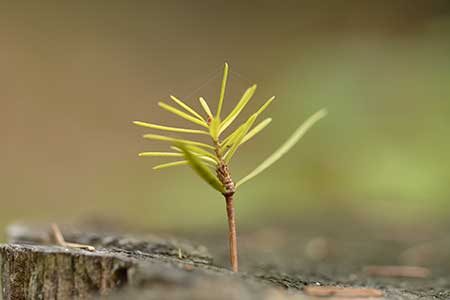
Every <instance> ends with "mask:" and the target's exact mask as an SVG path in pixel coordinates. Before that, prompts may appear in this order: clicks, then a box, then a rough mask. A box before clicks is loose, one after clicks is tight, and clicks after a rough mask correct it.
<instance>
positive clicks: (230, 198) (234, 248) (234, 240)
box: [224, 194, 238, 272]
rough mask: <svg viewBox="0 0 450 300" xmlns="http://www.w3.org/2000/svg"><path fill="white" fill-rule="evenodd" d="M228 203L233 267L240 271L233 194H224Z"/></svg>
mask: <svg viewBox="0 0 450 300" xmlns="http://www.w3.org/2000/svg"><path fill="white" fill-rule="evenodd" d="M224 196H225V201H226V205H227V216H228V230H229V234H228V238H229V243H230V261H231V269H232V270H233V272H237V271H238V250H237V238H236V221H235V218H234V206H233V195H232V194H228V195H224Z"/></svg>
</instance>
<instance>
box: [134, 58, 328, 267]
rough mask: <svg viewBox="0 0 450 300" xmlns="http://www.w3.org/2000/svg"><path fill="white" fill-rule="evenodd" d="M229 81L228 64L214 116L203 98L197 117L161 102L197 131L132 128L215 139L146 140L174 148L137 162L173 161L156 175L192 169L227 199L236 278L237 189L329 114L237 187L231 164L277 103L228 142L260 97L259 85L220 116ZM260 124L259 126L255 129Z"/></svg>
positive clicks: (305, 125) (308, 125)
mask: <svg viewBox="0 0 450 300" xmlns="http://www.w3.org/2000/svg"><path fill="white" fill-rule="evenodd" d="M227 78H228V64H227V63H225V68H224V72H223V79H222V84H221V88H220V96H219V101H218V106H217V110H216V112H215V114H214V113H213V112H212V110H211V107H210V106H209V105H208V103H207V102H206V100H205V99H204V98H202V97H200V98H199V102H200V105H201V107H202V108H203V110H204V113H198V112H197V111H195V110H194V109H193V108H191V107H190V106H188V105H187V104H186V103H185V102H183V101H182V100H180V99H178V98H176V97H175V96H170V99H171V100H172V101H173V102H174V103H175V104H176V105H177V106H178V107H174V106H172V105H169V104H166V103H164V102H159V103H158V105H159V106H160V107H161V108H162V109H164V110H167V111H168V112H171V113H173V114H175V115H177V116H179V117H181V118H183V119H185V120H187V121H189V122H191V123H193V124H194V125H195V126H196V127H197V128H194V129H191V128H178V127H170V126H165V125H156V124H151V123H146V122H141V121H134V122H133V123H134V124H135V125H138V126H142V127H146V128H150V129H155V130H160V131H166V132H173V133H181V134H186V135H191V136H192V135H199V136H202V135H208V136H210V138H211V143H210V144H207V143H203V142H199V141H195V140H191V139H189V137H188V138H185V137H184V138H181V139H180V138H174V137H170V136H166V135H157V134H145V135H144V136H143V137H144V138H146V139H150V140H160V141H166V142H168V143H169V144H170V145H169V146H170V149H171V150H172V151H170V152H159V151H158V152H142V153H139V156H143V157H156V156H162V157H168V158H175V159H176V160H175V161H171V162H168V163H164V164H160V165H157V166H154V167H153V169H154V170H159V169H164V168H170V167H176V166H183V165H189V166H191V167H192V169H193V170H194V171H195V172H196V173H197V175H199V176H200V177H201V178H202V179H203V180H204V181H205V182H206V183H207V184H209V185H210V186H211V187H212V188H214V189H216V190H217V191H219V192H220V193H221V194H222V195H223V196H224V197H225V203H226V210H227V216H228V228H229V244H230V261H231V268H232V270H233V271H234V272H237V271H238V250H237V240H236V222H235V215H234V204H233V196H234V194H235V192H236V189H237V188H239V187H240V186H241V185H242V184H244V183H246V182H248V181H249V180H250V179H253V178H254V177H255V176H256V175H258V174H260V173H261V172H262V171H264V170H265V169H267V168H268V167H270V166H271V165H272V164H273V163H275V162H276V161H277V160H278V159H280V158H281V157H282V156H283V155H284V154H286V153H287V152H288V151H289V150H290V149H291V148H292V147H293V146H294V145H295V144H296V143H297V142H298V141H299V140H300V139H301V138H302V137H303V135H304V134H305V133H306V132H307V131H308V130H309V129H310V128H311V127H312V126H313V125H314V124H315V123H316V122H317V121H319V120H320V119H322V118H323V117H325V115H326V114H327V112H326V110H325V109H322V110H320V111H318V112H316V113H315V114H313V115H312V116H311V117H309V118H308V119H307V120H306V121H305V122H304V123H303V124H302V125H300V126H299V127H298V128H297V129H296V130H295V131H294V133H293V134H292V135H291V137H290V138H288V139H287V141H286V142H284V144H282V145H281V146H280V147H279V148H278V149H277V150H276V151H275V152H274V153H273V154H271V155H270V156H269V157H268V158H266V159H265V160H264V161H263V162H262V163H261V164H260V165H259V166H257V167H256V168H255V169H254V170H253V171H251V172H250V173H249V174H248V175H247V176H244V177H243V178H242V179H240V180H238V181H237V183H235V181H233V179H232V177H231V172H230V168H229V164H230V162H231V159H232V158H233V157H234V155H235V154H236V152H237V150H238V149H239V147H240V146H241V145H242V144H244V143H246V142H248V141H249V140H251V139H252V138H253V137H255V136H256V135H257V134H258V133H260V132H261V131H262V130H263V129H264V128H266V127H267V125H269V123H270V122H271V121H272V119H271V118H266V119H264V120H262V121H260V122H259V123H256V121H257V119H258V118H259V117H260V115H261V114H262V113H263V112H264V111H265V110H266V108H267V107H268V106H269V105H270V104H271V103H272V102H273V100H274V99H275V97H271V98H270V99H268V100H267V101H266V102H264V103H263V105H262V106H261V107H260V108H259V109H258V110H257V111H256V112H255V113H254V114H252V115H250V117H248V119H247V120H246V121H245V122H244V123H243V124H241V125H239V126H235V128H236V129H235V130H234V131H233V132H231V133H229V134H227V135H226V136H223V135H224V132H225V130H226V129H227V128H228V127H230V126H231V125H233V122H234V121H235V120H236V118H237V117H238V116H239V115H240V113H241V112H242V111H243V110H244V108H245V106H246V105H247V104H248V103H249V101H250V100H251V98H252V96H253V95H254V93H255V91H256V85H253V86H251V87H249V88H248V89H247V90H246V91H245V92H244V94H243V95H242V97H241V99H240V100H239V102H238V103H237V104H236V106H235V107H234V108H233V109H232V110H231V112H230V113H228V114H227V115H225V116H224V117H223V116H222V106H223V102H224V96H225V87H226V83H227ZM255 124H256V125H255Z"/></svg>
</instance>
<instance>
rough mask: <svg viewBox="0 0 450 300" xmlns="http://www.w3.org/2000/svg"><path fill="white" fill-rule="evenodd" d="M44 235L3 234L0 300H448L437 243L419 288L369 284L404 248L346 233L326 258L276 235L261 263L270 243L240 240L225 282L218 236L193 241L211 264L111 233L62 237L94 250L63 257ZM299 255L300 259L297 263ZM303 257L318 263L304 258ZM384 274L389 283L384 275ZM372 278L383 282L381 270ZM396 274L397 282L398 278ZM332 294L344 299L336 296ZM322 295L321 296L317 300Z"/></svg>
mask: <svg viewBox="0 0 450 300" xmlns="http://www.w3.org/2000/svg"><path fill="white" fill-rule="evenodd" d="M106 228H111V227H110V226H106ZM341 228H347V227H341ZM348 228H351V227H348ZM48 229H49V226H44V227H37V226H25V225H14V226H10V227H9V229H8V232H7V235H8V239H9V241H10V242H11V243H10V244H7V245H2V246H0V260H1V264H0V267H1V279H2V280H1V281H2V284H3V294H4V296H5V299H113V300H115V299H137V300H140V299H158V300H159V299H173V300H178V299H218V300H221V299H227V300H228V299H231V300H232V299H250V300H253V299H297V300H312V299H314V300H317V299H321V300H344V299H346V298H345V297H344V296H343V295H347V296H346V297H347V298H348V294H351V295H361V294H364V292H367V289H366V290H365V291H361V290H358V289H359V288H371V289H376V290H380V291H381V292H382V293H383V295H384V296H383V297H377V298H373V297H372V298H367V297H363V298H361V297H359V296H358V297H359V298H355V297H352V298H351V299H352V300H355V299H363V300H368V299H372V300H374V299H376V300H381V299H384V300H419V299H420V300H424V299H441V300H444V299H450V272H448V270H449V269H448V267H447V266H448V265H449V264H448V259H446V258H448V253H446V252H445V253H444V250H445V249H448V247H446V245H448V244H449V243H447V242H446V241H447V240H446V239H445V240H443V242H439V243H436V245H435V243H433V244H432V246H433V247H432V249H433V252H432V253H435V255H433V256H432V260H429V263H428V264H427V265H428V267H430V271H432V272H431V273H430V274H428V275H427V276H426V277H424V278H419V277H417V276H415V277H411V276H407V277H405V276H402V277H396V276H389V277H386V276H385V275H381V276H380V272H377V274H375V275H377V276H374V275H373V274H372V273H373V272H367V266H369V265H370V264H373V262H374V261H376V262H377V263H378V266H377V268H378V270H379V268H380V266H382V265H383V264H384V265H386V264H388V263H392V262H396V260H397V259H399V257H400V258H401V257H402V253H404V250H405V249H411V246H412V245H413V244H412V243H411V242H406V243H402V242H400V241H396V242H395V244H393V243H392V242H391V241H389V240H388V241H382V240H381V241H380V240H376V239H373V238H368V237H371V236H373V235H368V234H367V233H365V232H363V233H361V234H360V235H359V236H358V233H357V232H353V233H352V234H347V235H346V236H345V237H344V238H342V237H340V238H339V237H338V238H336V239H334V240H328V241H326V242H327V244H329V245H328V246H329V247H330V250H329V251H328V253H329V254H326V253H325V252H324V251H321V250H320V249H316V248H320V247H317V245H315V247H311V246H309V245H310V244H311V243H312V242H311V241H316V240H317V238H313V239H311V237H309V238H308V237H305V236H306V234H299V233H298V231H295V234H294V235H292V234H289V232H288V231H277V234H276V237H277V238H278V239H279V243H278V244H277V243H274V242H272V243H270V249H273V254H271V255H269V254H268V253H267V252H263V251H261V250H264V249H267V247H268V246H267V245H268V244H267V243H268V242H267V241H268V240H270V241H274V239H269V238H268V234H267V233H264V234H262V233H250V234H247V235H245V233H242V234H241V239H242V241H243V242H242V243H241V249H242V250H243V251H242V252H241V255H242V260H241V262H242V266H243V267H242V270H244V271H246V272H242V273H238V274H233V273H231V272H230V271H229V270H228V269H227V268H224V267H220V265H225V264H226V255H223V254H221V253H220V251H223V252H224V253H226V252H227V251H226V250H227V249H224V247H222V243H221V242H220V241H221V238H222V237H220V236H217V237H215V239H214V238H211V236H210V237H204V236H202V237H201V239H199V240H201V241H205V242H207V243H208V245H209V247H211V249H213V251H214V253H215V254H216V256H215V257H218V259H217V262H215V261H214V260H213V259H212V256H211V255H210V254H209V253H208V251H207V250H206V248H205V247H202V246H196V245H193V244H192V243H190V242H183V241H179V240H175V239H171V238H167V237H165V238H158V237H155V236H148V235H145V236H137V235H133V236H129V235H124V234H120V233H117V232H120V231H117V230H115V231H114V232H115V233H113V234H111V233H105V232H103V231H101V233H95V231H92V230H84V231H77V230H73V229H70V228H64V227H63V228H62V229H63V232H64V234H65V237H66V238H67V240H68V241H72V242H78V243H83V244H91V245H93V246H96V247H97V250H96V251H95V252H89V251H85V250H78V249H65V248H62V247H58V246H54V245H52V241H51V240H49V234H48ZM309 231H310V229H309V228H308V232H309ZM252 234H253V236H252ZM255 234H256V236H255ZM283 235H284V238H283V240H281V237H283ZM261 236H263V237H264V238H263V239H261ZM219 238H220V239H219ZM346 238H348V239H346ZM245 241H247V243H244V242H245ZM258 241H263V243H262V244H261V242H258ZM223 244H224V245H225V243H223ZM314 244H317V243H314ZM320 244H321V245H322V244H323V243H320ZM280 245H283V246H282V247H280ZM426 245H429V243H427V244H426ZM277 246H278V248H277ZM322 246H323V245H322ZM322 246H321V247H322ZM444 246H445V247H444ZM302 248H303V249H307V250H308V251H305V252H304V253H303V252H302V251H301V249H302ZM312 248H315V249H314V251H313V250H311V249H312ZM436 251H437V252H436ZM441 252H442V253H441ZM311 253H312V254H317V253H320V254H321V255H320V257H316V256H315V255H314V257H311ZM324 253H325V254H324ZM439 254H441V255H439ZM444 254H445V255H444ZM422 261H426V260H423V258H422ZM427 265H425V266H427ZM365 267H366V269H364V268H365ZM388 269H389V270H390V272H391V273H392V268H388ZM381 270H382V271H383V272H381V273H382V274H385V272H384V271H386V267H383V268H382V269H381ZM396 270H397V271H398V268H397V269H396ZM400 270H402V274H403V275H404V274H405V273H404V271H405V269H404V268H403V269H400ZM409 270H410V269H409ZM397 273H398V272H397ZM327 286H328V287H327ZM305 287H307V288H306V289H305ZM310 287H313V288H310ZM316 287H318V288H316ZM321 287H322V289H321ZM335 287H338V288H342V287H347V288H355V289H342V290H341V289H335ZM339 291H341V292H342V293H344V294H343V295H340V294H339ZM304 292H306V294H305V293H304ZM324 293H325V294H327V295H329V296H326V297H325V298H323V297H321V298H317V297H319V296H318V295H323V294H324ZM377 293H378V292H377Z"/></svg>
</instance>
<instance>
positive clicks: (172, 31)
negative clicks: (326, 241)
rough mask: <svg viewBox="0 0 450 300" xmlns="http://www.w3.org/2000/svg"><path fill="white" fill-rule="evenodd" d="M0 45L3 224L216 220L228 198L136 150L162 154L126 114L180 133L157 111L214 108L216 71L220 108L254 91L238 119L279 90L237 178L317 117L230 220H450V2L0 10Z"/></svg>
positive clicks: (125, 4)
mask: <svg viewBox="0 0 450 300" xmlns="http://www.w3.org/2000/svg"><path fill="white" fill-rule="evenodd" d="M0 45H1V47H0V87H1V88H0V101H1V108H0V137H1V145H2V146H1V147H0V162H1V164H0V182H1V189H0V226H1V227H3V226H4V225H6V224H7V223H9V222H11V221H14V220H18V219H23V220H39V221H57V222H67V221H69V222H70V221H76V220H79V219H82V218H85V217H86V216H99V217H104V218H118V219H121V220H125V221H126V222H130V223H133V224H137V225H141V226H146V227H147V228H155V229H176V228H184V229H187V230H191V229H195V228H197V227H199V226H202V228H216V227H217V228H222V227H224V226H225V225H224V224H225V209H224V203H223V202H224V201H223V200H222V198H221V197H220V196H219V195H217V194H216V192H215V191H214V190H212V189H210V188H209V187H208V186H206V185H205V184H204V183H203V182H202V181H201V180H199V179H198V178H197V177H196V176H195V175H193V173H192V172H191V171H190V170H189V169H187V168H178V169H166V170H161V171H153V170H151V167H152V166H153V165H154V164H157V163H159V162H161V161H163V160H159V159H151V158H146V159H144V158H138V157H137V153H138V152H141V151H146V150H147V151H148V150H158V149H160V150H163V149H164V148H163V144H161V143H156V142H152V141H146V140H143V139H141V138H140V136H141V134H143V133H147V132H148V131H145V130H143V129H142V128H138V127H135V126H133V125H132V124H131V123H130V122H131V121H133V120H143V121H149V122H154V123H164V124H176V125H179V126H186V125H188V124H186V123H185V122H183V121H182V120H176V119H175V118H173V117H172V116H171V115H170V114H169V113H167V112H164V111H162V110H160V109H159V108H158V106H157V102H158V101H161V100H167V99H168V95H169V94H174V95H176V96H178V97H180V98H182V99H184V100H185V101H186V102H188V103H189V104H191V105H192V106H193V107H195V108H200V106H199V104H198V101H197V98H198V96H204V97H205V98H206V99H207V100H208V101H209V102H212V103H215V101H217V100H216V99H217V98H218V93H219V82H220V73H221V69H222V65H223V63H224V62H225V61H228V62H229V63H230V67H231V71H232V73H231V78H230V81H229V85H228V90H227V93H226V98H225V101H226V106H225V108H226V109H230V107H231V106H232V105H233V104H234V103H236V101H237V100H238V98H239V96H240V95H241V93H242V92H243V91H244V90H245V88H247V87H248V86H249V85H250V84H251V83H257V84H258V86H259V88H258V90H257V93H256V96H255V98H254V99H253V100H252V103H251V104H252V105H250V107H249V108H248V109H247V110H246V111H247V112H252V110H253V109H254V108H256V107H259V106H260V105H261V104H262V103H263V101H264V100H266V99H267V98H268V97H270V96H272V95H276V96H277V100H276V102H274V103H273V104H272V106H271V108H270V109H269V110H268V111H267V112H266V113H265V115H266V116H268V115H271V116H272V117H273V119H274V121H273V122H272V124H271V125H270V126H269V127H268V129H266V131H265V132H264V135H261V136H258V137H257V138H255V139H254V141H253V143H249V144H247V145H245V147H242V148H241V150H240V153H239V154H240V155H239V156H237V159H236V160H235V161H234V162H233V164H232V171H233V175H234V176H235V178H240V177H242V176H243V175H245V174H246V173H247V172H248V171H250V170H251V169H252V168H253V167H254V166H256V165H257V164H258V163H259V162H260V161H262V160H263V159H264V158H265V157H267V156H268V155H269V154H270V153H271V152H272V151H273V150H274V149H276V148H277V147H278V146H279V145H280V144H281V143H282V142H283V141H284V140H285V139H286V138H287V137H288V136H289V135H290V133H291V132H292V131H293V130H294V129H295V128H296V127H297V126H298V125H299V124H300V123H301V122H302V121H303V120H305V119H306V118H307V117H308V116H309V115H311V114H312V113H313V112H315V111H316V110H318V109H320V108H322V107H326V108H327V109H328V111H329V115H328V117H327V118H326V119H325V120H323V121H321V122H320V124H318V125H317V126H316V127H314V128H313V130H311V131H310V132H309V133H308V134H307V135H306V136H305V138H304V139H303V140H302V141H301V142H300V143H299V144H298V145H297V146H296V147H295V148H294V150H292V152H290V153H289V154H288V155H287V156H286V157H284V158H283V159H282V160H281V161H280V162H279V163H278V164H277V165H275V166H273V167H272V168H271V169H269V170H268V171H266V172H264V173H263V174H262V175H260V176H259V177H258V178H257V179H256V180H254V181H252V182H250V183H248V184H246V185H244V186H243V187H242V189H241V190H240V191H239V194H238V195H237V199H236V209H237V214H238V222H239V223H240V224H243V225H245V226H262V225H267V224H274V223H279V222H296V221H298V220H303V219H304V218H315V217H317V218H319V219H321V218H327V217H328V218H332V217H336V216H337V217H339V218H343V217H345V218H354V219H363V220H365V221H367V222H373V223H374V224H381V223H391V224H409V223H422V224H435V223H441V222H446V220H447V218H448V216H449V213H450V205H449V201H448V200H449V199H450V186H449V182H450V166H449V163H450V160H449V158H448V154H449V153H450V140H449V139H448V133H449V130H450V115H449V114H450V2H448V1H406V0H405V1H356V0H355V1H345V2H344V1H242V2H238V1H236V2H230V1H117V2H113V1H97V0H96V1H28V3H27V2H26V1H24V2H19V1H2V2H1V3H0ZM325 222H326V220H325ZM205 225H206V226H208V227H205Z"/></svg>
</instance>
